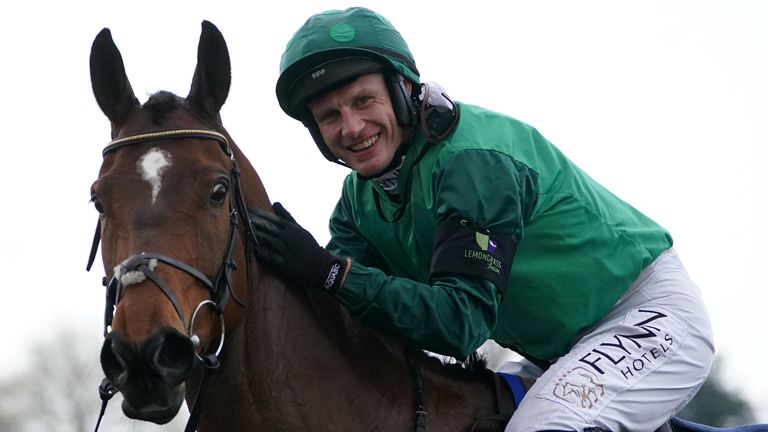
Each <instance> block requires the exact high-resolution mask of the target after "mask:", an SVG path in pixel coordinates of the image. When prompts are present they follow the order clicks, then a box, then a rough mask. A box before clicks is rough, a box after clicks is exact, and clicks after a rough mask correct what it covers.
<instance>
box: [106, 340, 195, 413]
mask: <svg viewBox="0 0 768 432" xmlns="http://www.w3.org/2000/svg"><path fill="white" fill-rule="evenodd" d="M194 359H195V351H194V347H193V345H192V342H191V341H190V340H189V338H188V337H186V336H184V335H182V334H181V333H179V332H178V331H176V330H174V329H172V328H163V329H160V330H158V331H156V332H155V333H153V334H152V335H151V336H150V337H149V338H147V339H146V340H145V341H144V342H142V343H140V344H135V343H133V342H131V341H129V340H128V339H126V338H125V337H123V336H122V335H121V334H120V333H119V332H116V331H113V332H112V333H109V334H108V335H107V337H106V338H105V339H104V345H103V346H102V348H101V367H102V369H103V370H104V374H105V375H106V377H107V379H108V380H109V381H110V382H111V383H112V385H114V386H115V387H116V388H117V389H118V390H119V391H120V393H122V394H123V399H124V400H123V412H124V413H125V415H126V416H128V417H130V418H133V419H136V420H145V421H151V422H154V423H157V424H164V423H167V422H169V421H171V420H172V419H173V417H175V416H176V414H177V413H178V411H179V408H180V407H181V404H182V402H183V401H184V382H185V381H186V379H187V377H188V376H189V373H190V371H191V370H192V367H193V365H194Z"/></svg>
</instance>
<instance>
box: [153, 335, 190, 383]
mask: <svg viewBox="0 0 768 432" xmlns="http://www.w3.org/2000/svg"><path fill="white" fill-rule="evenodd" d="M159 339H160V340H159V343H158V344H157V345H156V349H155V350H154V352H153V353H152V363H153V365H154V368H155V370H156V371H157V372H158V373H159V374H160V375H161V376H162V377H163V378H164V379H165V380H166V381H167V382H168V383H169V384H171V385H176V384H180V383H181V382H182V381H184V380H185V379H186V377H187V374H188V373H189V371H190V369H192V363H193V360H194V356H195V352H194V348H193V346H192V342H191V341H190V340H189V338H188V337H186V336H183V335H181V334H179V333H177V332H175V331H174V332H167V333H164V334H162V335H159Z"/></svg>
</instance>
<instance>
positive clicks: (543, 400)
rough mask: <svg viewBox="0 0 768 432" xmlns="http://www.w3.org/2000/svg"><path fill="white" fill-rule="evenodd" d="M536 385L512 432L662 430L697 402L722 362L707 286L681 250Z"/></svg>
mask: <svg viewBox="0 0 768 432" xmlns="http://www.w3.org/2000/svg"><path fill="white" fill-rule="evenodd" d="M577 340H578V342H576V343H575V345H574V346H573V347H572V349H571V351H570V352H569V353H567V354H566V355H564V356H563V357H561V358H560V359H558V360H557V361H556V362H555V363H554V364H553V365H552V366H551V367H550V368H549V369H548V370H547V371H546V372H544V374H543V375H541V377H540V378H539V379H538V380H537V381H536V383H535V384H534V385H533V387H531V388H530V390H529V391H528V393H527V394H526V396H525V397H524V398H523V401H522V403H521V404H520V407H519V408H518V410H517V411H516V412H515V414H514V415H513V416H512V419H511V421H510V422H509V424H508V425H507V428H506V429H505V432H522V431H534V430H535V431H540V430H568V431H583V430H584V429H586V428H590V427H598V428H602V429H606V430H610V431H613V432H622V431H654V430H656V429H657V428H659V427H660V426H661V425H662V424H663V423H664V422H666V421H667V420H668V419H669V418H670V417H672V416H674V415H675V414H676V413H677V412H678V411H680V410H681V409H682V408H683V407H685V405H686V404H687V403H688V402H689V401H690V400H691V399H692V398H693V396H694V395H695V394H696V392H697V391H698V389H699V388H700V387H701V385H702V384H703V383H704V381H705V380H706V378H707V375H708V374H709V370H710V367H711V365H712V359H713V357H714V345H713V342H712V332H711V328H710V323H709V318H708V315H707V311H706V308H705V307H704V304H703V301H702V299H701V294H700V292H699V289H698V288H697V287H696V285H694V283H693V282H692V281H691V280H690V277H689V276H688V274H687V272H686V271H685V268H684V267H683V265H682V264H681V263H680V261H679V259H678V257H677V255H676V254H675V252H674V251H667V252H665V253H664V254H662V255H661V256H660V257H659V258H657V259H656V261H654V262H653V263H652V264H651V265H650V266H649V267H648V268H647V269H645V270H644V271H643V272H642V273H641V275H640V277H639V278H638V280H637V281H636V282H635V283H634V284H633V285H632V287H631V288H630V290H629V291H628V292H627V294H625V295H624V297H622V298H621V299H620V300H619V302H617V304H616V305H615V306H614V308H613V309H612V310H611V311H610V312H609V313H608V314H607V315H606V317H605V318H604V319H603V320H601V321H600V322H599V323H597V324H596V325H595V326H594V327H592V328H590V329H588V330H587V331H585V332H584V334H583V335H581V337H580V338H578V339H577Z"/></svg>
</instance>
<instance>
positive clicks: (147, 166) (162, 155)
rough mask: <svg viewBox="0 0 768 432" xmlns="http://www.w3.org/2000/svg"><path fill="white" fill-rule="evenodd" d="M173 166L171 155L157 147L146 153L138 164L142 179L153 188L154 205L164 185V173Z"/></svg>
mask: <svg viewBox="0 0 768 432" xmlns="http://www.w3.org/2000/svg"><path fill="white" fill-rule="evenodd" d="M169 166H171V154H170V153H168V152H167V151H165V150H161V149H159V148H157V147H154V148H152V149H150V150H149V151H148V152H146V153H144V156H142V157H141V159H139V161H138V162H136V167H137V168H138V170H139V173H141V177H142V178H143V179H144V180H146V181H147V182H148V183H149V184H150V185H151V186H152V204H154V203H155V200H157V194H158V193H160V187H161V186H162V185H163V173H164V172H165V170H166V169H168V167H169Z"/></svg>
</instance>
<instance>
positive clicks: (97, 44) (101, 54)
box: [90, 28, 139, 123]
mask: <svg viewBox="0 0 768 432" xmlns="http://www.w3.org/2000/svg"><path fill="white" fill-rule="evenodd" d="M90 63H91V86H92V87H93V94H94V96H96V102H98V104H99V108H101V110H102V111H103V112H104V114H105V115H106V116H107V118H108V119H110V120H111V121H112V122H113V123H114V122H119V121H120V120H122V119H123V118H124V117H125V115H126V114H127V113H128V112H129V111H130V110H131V108H133V107H134V106H136V105H138V104H139V101H138V99H136V96H134V94H133V89H132V88H131V83H130V82H128V77H127V76H126V74H125V65H123V57H122V56H121V55H120V51H119V50H118V49H117V46H115V42H114V41H113V40H112V33H111V32H110V31H109V29H108V28H105V29H103V30H101V31H100V32H99V34H98V35H96V39H94V40H93V45H91V60H90Z"/></svg>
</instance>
